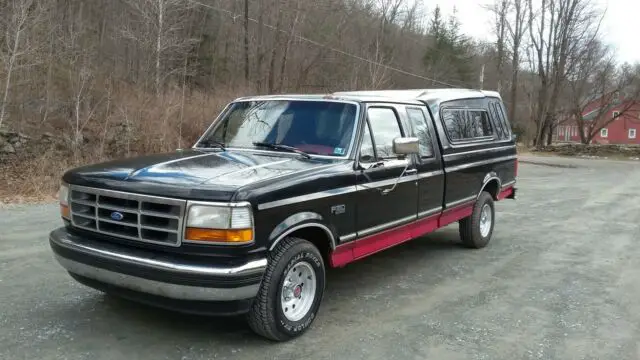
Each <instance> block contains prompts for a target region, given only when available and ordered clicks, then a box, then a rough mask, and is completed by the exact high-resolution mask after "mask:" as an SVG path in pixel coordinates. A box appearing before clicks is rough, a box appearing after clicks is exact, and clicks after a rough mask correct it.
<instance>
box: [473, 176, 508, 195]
mask: <svg viewBox="0 0 640 360" xmlns="http://www.w3.org/2000/svg"><path fill="white" fill-rule="evenodd" d="M501 186H502V181H501V180H500V178H499V177H498V174H496V173H495V172H493V171H492V172H490V173H488V174H487V175H486V176H485V177H484V180H483V182H482V187H480V191H479V192H478V196H477V197H476V199H477V198H479V197H480V194H482V192H483V191H486V192H488V193H489V194H490V195H491V197H492V198H493V200H496V201H497V200H498V195H499V194H500V188H501Z"/></svg>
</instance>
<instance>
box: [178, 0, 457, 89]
mask: <svg viewBox="0 0 640 360" xmlns="http://www.w3.org/2000/svg"><path fill="white" fill-rule="evenodd" d="M245 1H246V0H245ZM189 2H191V3H192V4H194V5H199V6H202V7H205V8H208V9H211V10H216V11H219V12H222V13H226V14H228V15H229V16H231V18H233V19H234V20H235V19H236V18H238V17H241V15H236V14H235V13H233V12H231V11H229V10H226V9H222V8H218V7H215V6H212V5H209V4H205V3H202V2H200V1H196V0H189ZM249 21H252V22H254V23H259V22H258V20H256V19H253V18H249ZM262 25H263V26H265V27H267V28H269V29H271V30H275V31H280V32H282V33H285V34H288V32H287V31H286V30H282V29H278V28H276V27H275V26H273V25H270V24H265V23H263V24H262ZM293 36H294V37H295V38H297V39H298V40H301V41H304V42H307V43H310V44H313V45H315V46H318V47H322V48H325V49H327V50H330V51H333V52H335V53H338V54H342V55H345V56H348V57H351V58H354V59H357V60H360V61H364V62H367V63H369V64H372V65H376V66H381V67H384V68H387V69H389V70H393V71H395V72H398V73H401V74H404V75H409V76H413V77H416V78H419V79H423V80H427V81H431V82H434V83H437V84H440V85H445V86H449V87H453V88H455V87H457V86H456V85H453V84H450V83H447V82H444V81H440V80H436V79H432V78H429V77H426V76H422V75H418V74H415V73H411V72H409V71H406V70H402V69H399V68H397V67H393V66H389V65H385V64H383V63H380V62H377V61H373V60H369V59H367V58H364V57H362V56H358V55H355V54H351V53H348V52H346V51H344V50H340V49H336V48H334V47H331V46H329V45H326V44H322V43H320V42H318V41H315V40H312V39H309V38H306V37H304V36H301V35H295V34H294V35H293Z"/></svg>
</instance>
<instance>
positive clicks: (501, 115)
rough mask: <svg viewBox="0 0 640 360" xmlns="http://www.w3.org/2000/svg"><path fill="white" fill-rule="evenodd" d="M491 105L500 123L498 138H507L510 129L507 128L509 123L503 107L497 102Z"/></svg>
mask: <svg viewBox="0 0 640 360" xmlns="http://www.w3.org/2000/svg"><path fill="white" fill-rule="evenodd" d="M493 106H494V108H495V110H496V114H497V115H498V117H497V120H498V121H500V124H502V128H503V131H502V135H501V136H500V138H501V139H508V138H509V132H510V131H509V130H510V129H509V124H508V122H507V117H506V116H505V112H504V108H503V107H502V106H501V105H500V103H498V102H495V103H493Z"/></svg>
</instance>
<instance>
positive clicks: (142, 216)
mask: <svg viewBox="0 0 640 360" xmlns="http://www.w3.org/2000/svg"><path fill="white" fill-rule="evenodd" d="M69 200H70V208H71V221H72V224H73V226H75V227H77V228H80V229H84V230H89V231H94V232H98V233H101V234H105V235H110V236H115V237H118V238H123V239H129V240H137V241H142V242H147V243H154V244H162V245H168V246H180V243H181V242H182V220H183V219H184V209H185V207H186V201H184V200H177V199H169V198H163V197H157V196H148V195H140V194H132V193H125V192H120V191H112V190H104V189H94V188H86V187H81V186H71V188H70V199H69Z"/></svg>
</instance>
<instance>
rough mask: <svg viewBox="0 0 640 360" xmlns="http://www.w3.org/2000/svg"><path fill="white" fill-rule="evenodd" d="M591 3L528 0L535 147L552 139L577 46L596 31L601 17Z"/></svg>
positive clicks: (575, 57)
mask: <svg viewBox="0 0 640 360" xmlns="http://www.w3.org/2000/svg"><path fill="white" fill-rule="evenodd" d="M592 6H593V5H592V4H591V2H590V0H541V5H540V7H539V8H535V7H534V5H533V1H532V0H528V7H529V9H528V12H529V20H530V21H529V33H530V36H531V43H532V47H533V50H534V55H535V57H534V61H535V63H536V73H537V76H538V80H539V90H538V94H537V103H536V105H535V112H534V122H535V124H536V134H535V138H534V139H535V140H534V143H535V145H536V146H538V147H540V146H543V145H544V144H545V142H546V143H550V142H551V136H552V133H553V129H554V125H555V124H554V121H553V119H554V118H555V116H556V110H557V109H556V107H557V104H558V101H559V96H560V95H561V90H562V89H563V86H564V85H565V81H566V78H567V74H568V72H569V71H570V70H571V67H572V66H573V65H574V62H575V60H576V59H577V54H579V49H580V47H581V46H583V45H584V44H586V43H589V42H590V41H591V40H592V39H594V38H595V37H596V36H597V34H598V31H599V25H600V21H601V20H602V16H601V14H598V13H597V12H595V11H593V9H592Z"/></svg>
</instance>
